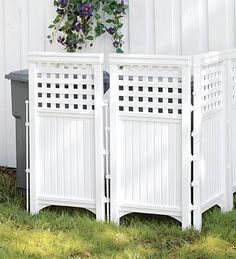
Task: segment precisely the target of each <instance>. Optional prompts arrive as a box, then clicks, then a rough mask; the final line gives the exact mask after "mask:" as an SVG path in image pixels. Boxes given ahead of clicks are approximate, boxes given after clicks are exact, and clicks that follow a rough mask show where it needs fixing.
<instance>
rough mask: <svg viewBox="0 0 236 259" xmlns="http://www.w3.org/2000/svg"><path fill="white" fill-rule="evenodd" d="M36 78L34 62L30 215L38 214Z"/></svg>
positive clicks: (32, 79) (30, 117)
mask: <svg viewBox="0 0 236 259" xmlns="http://www.w3.org/2000/svg"><path fill="white" fill-rule="evenodd" d="M35 78H36V68H35V63H34V62H29V82H30V83H29V100H30V101H29V110H30V113H29V122H30V138H29V139H30V212H31V213H32V214H35V213H38V211H39V208H38V205H37V192H38V184H37V183H38V181H37V175H36V166H37V165H36V158H35V157H36V139H37V134H36V127H35V120H36V119H35V112H36V111H35V105H36V100H35V99H36V98H35V91H34V84H35Z"/></svg>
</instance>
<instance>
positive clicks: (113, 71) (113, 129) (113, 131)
mask: <svg viewBox="0 0 236 259" xmlns="http://www.w3.org/2000/svg"><path fill="white" fill-rule="evenodd" d="M117 80H118V73H117V65H110V170H111V172H110V175H111V180H110V188H111V206H110V208H111V221H112V222H114V223H117V224H118V223H119V215H118V191H119V190H118V189H117V166H118V165H117V155H118V152H117V132H118V129H117V124H118V123H117V96H118V95H117V92H118V91H117V84H116V82H117Z"/></svg>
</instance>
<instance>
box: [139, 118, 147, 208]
mask: <svg viewBox="0 0 236 259" xmlns="http://www.w3.org/2000/svg"><path fill="white" fill-rule="evenodd" d="M140 183H142V184H141V188H140V202H141V203H145V202H147V195H146V193H147V127H146V122H144V121H142V122H140Z"/></svg>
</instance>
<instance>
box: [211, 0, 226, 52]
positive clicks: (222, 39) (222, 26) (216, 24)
mask: <svg viewBox="0 0 236 259" xmlns="http://www.w3.org/2000/svg"><path fill="white" fill-rule="evenodd" d="M208 3H209V6H208V8H209V9H208V10H209V48H210V50H220V49H224V48H226V19H225V15H226V12H225V0H217V1H215V0H208Z"/></svg>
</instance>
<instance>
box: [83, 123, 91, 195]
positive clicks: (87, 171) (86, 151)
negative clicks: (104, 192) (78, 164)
mask: <svg viewBox="0 0 236 259" xmlns="http://www.w3.org/2000/svg"><path fill="white" fill-rule="evenodd" d="M90 130H91V129H90V122H89V120H88V119H84V130H83V133H84V136H83V141H84V161H83V163H84V172H85V173H84V195H85V199H89V198H90V180H91V179H90V173H91V171H90V156H91V147H90V134H91V133H90ZM87 183H89V185H87Z"/></svg>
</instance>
